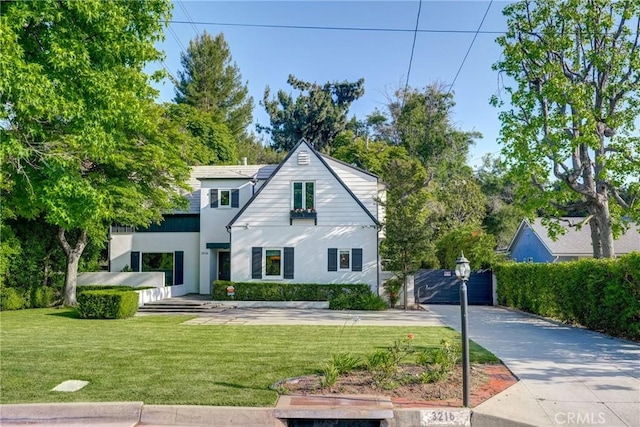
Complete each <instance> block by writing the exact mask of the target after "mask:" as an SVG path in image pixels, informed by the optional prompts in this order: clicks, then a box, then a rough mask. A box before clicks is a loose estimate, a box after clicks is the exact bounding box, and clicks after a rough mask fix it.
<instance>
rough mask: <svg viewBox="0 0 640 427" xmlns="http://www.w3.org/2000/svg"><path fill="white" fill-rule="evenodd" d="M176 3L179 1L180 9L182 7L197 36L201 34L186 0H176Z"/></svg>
mask: <svg viewBox="0 0 640 427" xmlns="http://www.w3.org/2000/svg"><path fill="white" fill-rule="evenodd" d="M176 3H178V6H180V9H182V12H183V13H184V15H185V16H186V17H187V19H188V22H189V23H190V24H191V28H193V31H194V32H195V34H196V36H197V35H198V34H200V30H198V27H196V24H195V23H194V22H193V18H192V17H191V15H190V14H189V11H188V10H187V8H186V7H185V5H184V1H176Z"/></svg>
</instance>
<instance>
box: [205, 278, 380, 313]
mask: <svg viewBox="0 0 640 427" xmlns="http://www.w3.org/2000/svg"><path fill="white" fill-rule="evenodd" d="M227 286H233V287H234V288H235V295H234V297H233V298H231V297H230V296H227ZM212 296H213V299H214V300H216V301H230V300H232V299H233V300H236V301H329V308H331V309H335V310H346V309H351V310H384V309H385V308H386V303H385V302H384V300H383V299H382V298H380V297H378V296H377V295H375V294H374V293H373V292H371V289H370V288H369V285H367V284H365V283H358V284H319V283H280V282H277V283H276V282H274V283H269V282H237V283H236V282H228V281H222V280H217V281H215V282H213V292H212Z"/></svg>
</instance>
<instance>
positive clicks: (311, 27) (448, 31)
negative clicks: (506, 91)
mask: <svg viewBox="0 0 640 427" xmlns="http://www.w3.org/2000/svg"><path fill="white" fill-rule="evenodd" d="M166 22H168V23H170V24H194V25H218V26H226V27H254V28H283V29H294V30H325V31H336V30H339V31H377V32H387V33H435V34H476V35H477V34H504V33H505V31H480V30H451V29H445V30H439V29H417V28H416V29H414V28H381V27H330V26H315V25H276V24H240V23H234V22H202V21H174V20H171V21H166Z"/></svg>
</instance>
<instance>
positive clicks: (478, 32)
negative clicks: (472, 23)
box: [447, 0, 493, 94]
mask: <svg viewBox="0 0 640 427" xmlns="http://www.w3.org/2000/svg"><path fill="white" fill-rule="evenodd" d="M492 4H493V0H491V1H490V2H489V6H487V10H485V11H484V16H483V17H482V21H480V25H478V30H477V31H476V34H475V35H474V36H473V40H471V44H470V45H469V49H467V53H466V54H465V55H464V58H462V63H461V64H460V67H459V68H458V72H457V73H456V76H455V77H454V78H453V82H452V83H451V86H449V90H448V91H447V93H448V94H449V93H451V91H452V90H453V85H455V84H456V80H458V76H459V75H460V71H462V67H464V63H465V62H466V61H467V57H468V56H469V52H471V48H473V44H474V43H475V41H476V38H477V37H478V34H480V29H481V28H482V24H484V20H485V18H486V17H487V14H488V13H489V9H491V5H492Z"/></svg>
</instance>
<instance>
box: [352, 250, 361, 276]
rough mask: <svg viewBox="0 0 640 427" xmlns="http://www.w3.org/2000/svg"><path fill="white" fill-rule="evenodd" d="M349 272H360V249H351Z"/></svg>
mask: <svg viewBox="0 0 640 427" xmlns="http://www.w3.org/2000/svg"><path fill="white" fill-rule="evenodd" d="M351 258H352V259H351V271H362V249H360V248H357V249H356V248H353V249H351Z"/></svg>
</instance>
